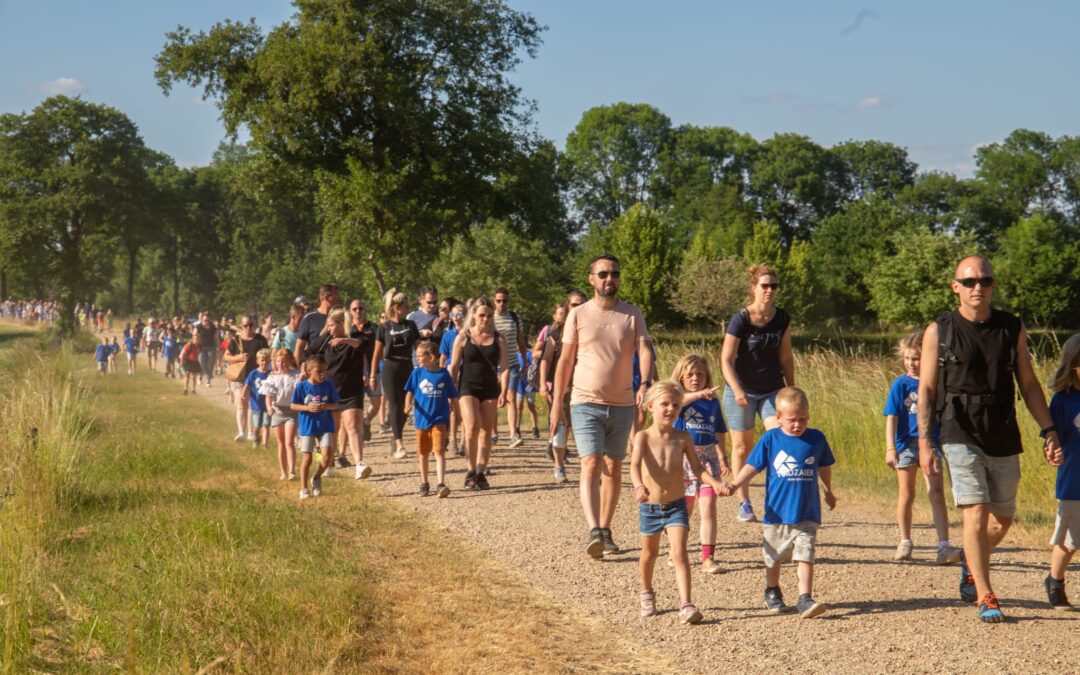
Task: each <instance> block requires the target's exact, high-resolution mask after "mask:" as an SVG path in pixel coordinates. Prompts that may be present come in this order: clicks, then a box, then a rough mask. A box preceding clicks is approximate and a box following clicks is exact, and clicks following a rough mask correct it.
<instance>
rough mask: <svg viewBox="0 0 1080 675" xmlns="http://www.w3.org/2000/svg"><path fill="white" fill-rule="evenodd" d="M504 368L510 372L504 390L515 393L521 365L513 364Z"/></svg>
mask: <svg viewBox="0 0 1080 675" xmlns="http://www.w3.org/2000/svg"><path fill="white" fill-rule="evenodd" d="M506 370H507V372H508V373H510V384H508V385H507V387H506V391H507V393H512V394H517V390H518V380H520V379H521V367H520V366H516V365H514V366H510V367H509V368H507V369H506Z"/></svg>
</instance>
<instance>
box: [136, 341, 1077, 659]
mask: <svg viewBox="0 0 1080 675" xmlns="http://www.w3.org/2000/svg"><path fill="white" fill-rule="evenodd" d="M142 365H145V361H143V363H142ZM214 384H215V386H214V387H212V388H210V389H206V388H200V389H199V396H200V397H203V398H206V399H207V400H209V401H213V402H214V403H216V404H218V405H222V406H228V405H229V404H228V402H227V401H226V399H225V395H224V391H223V388H224V387H223V385H224V381H223V380H222V379H216V380H215V383H214ZM176 386H177V389H178V390H179V385H176ZM410 433H411V431H410V430H408V429H407V430H406V440H407V447H409V448H410V450H411V449H412V447H413V444H412V443H409V442H408V440H409V439H410ZM504 434H505V430H504ZM504 438H505V436H504ZM504 442H505V441H504ZM543 447H544V444H543V442H542V441H534V440H527V441H526V443H525V445H524V446H522V447H519V448H516V449H513V450H510V449H507V448H506V447H505V446H499V447H497V448H496V451H495V454H494V458H493V460H492V467H493V469H494V471H495V474H494V475H493V476H492V477H491V479H490V481H491V485H492V489H491V490H489V491H487V492H482V493H478V492H465V491H463V490H461V489H460V488H461V484H462V480H463V476H464V472H465V461H464V459H460V458H454V459H452V460H451V461H450V462H449V472H450V475H449V476H448V483H449V485H450V487H451V488H452V489H454V490H455V491H454V493H453V494H451V495H450V497H449V498H448V499H437V498H435V497H426V498H421V497H419V496H417V495H416V494H415V492H416V489H417V487H418V485H419V474H418V473H417V468H416V461H415V456H414V455H413V454H412V453H411V452H410V456H409V458H407V459H404V460H394V459H392V458H391V457H390V456H389V437H388V436H383V435H379V434H376V436H375V438H374V439H373V440H372V441H371V442H369V443H368V446H367V448H366V452H365V459H366V461H367V462H368V463H369V464H371V465H372V467H373V469H374V474H373V475H372V477H371V478H370V479H369V480H367V481H366V483H367V484H368V485H369V486H371V487H373V488H376V489H378V490H380V491H381V492H383V493H384V494H386V495H387V496H388V497H391V498H393V499H395V500H398V501H399V502H401V503H403V504H405V505H407V506H408V507H410V508H412V509H415V510H417V511H422V512H427V513H429V514H430V515H431V517H432V518H433V519H435V520H437V521H438V522H439V523H441V524H443V525H444V526H445V527H447V528H449V529H451V530H453V531H456V532H459V533H460V534H461V535H463V536H464V537H465V538H466V539H468V540H469V541H471V542H472V543H474V544H476V545H478V546H480V547H481V548H483V549H486V550H487V551H489V552H490V553H491V555H492V556H494V557H495V558H497V559H498V560H500V561H502V562H503V563H504V564H506V565H508V566H510V567H511V568H513V569H516V570H518V571H519V572H520V573H521V575H522V576H523V577H524V578H525V579H526V580H528V581H529V582H530V583H532V584H533V585H535V586H536V587H538V588H540V589H542V590H543V591H546V592H547V593H549V594H550V595H551V596H553V597H554V598H555V599H556V600H557V601H559V602H561V603H563V604H565V606H566V607H567V609H568V611H574V612H580V613H582V614H583V615H587V616H592V617H594V618H596V619H598V620H600V621H602V622H604V623H605V624H606V625H608V626H610V628H611V630H613V631H616V632H617V633H618V634H620V635H621V636H623V637H625V638H628V639H630V640H632V641H639V642H640V644H641V645H643V646H648V647H651V648H654V649H657V650H659V651H662V652H664V653H668V654H672V655H674V656H675V657H676V658H677V660H678V661H679V662H680V663H682V664H684V667H683V668H682V670H684V671H686V672H716V671H720V670H734V671H737V672H745V671H750V672H766V671H776V670H803V671H806V670H808V671H822V670H828V671H840V670H847V671H849V672H867V671H874V672H880V671H887V670H888V671H905V672H906V671H918V672H929V671H934V672H942V671H944V672H961V671H964V672H998V671H1007V672H1018V671H1024V672H1050V671H1054V672H1063V671H1075V670H1076V669H1077V668H1078V667H1080V666H1078V663H1080V662H1078V660H1077V658H1078V657H1077V654H1078V648H1080V613H1074V612H1067V613H1062V612H1057V611H1053V610H1051V609H1049V608H1048V607H1047V605H1046V602H1045V595H1044V593H1043V589H1042V580H1043V577H1045V575H1046V569H1047V568H1046V560H1047V554H1046V549H1045V548H1043V547H1042V546H1040V545H1038V544H1037V543H1036V545H1035V546H1034V547H1020V546H1017V545H1016V544H1015V542H1016V541H1017V540H1018V539H1021V537H1014V536H1011V535H1010V537H1008V538H1006V541H1005V543H1006V546H1005V547H1003V548H1000V549H997V550H996V551H995V552H994V557H993V575H994V583H995V585H996V590H997V592H998V595H999V596H1000V597H1001V598H1002V604H1003V609H1004V610H1005V613H1006V615H1007V617H1008V620H1007V621H1006V623H1004V624H999V625H985V624H982V623H980V622H979V621H978V620H977V617H976V614H975V609H974V607H972V606H970V605H966V604H964V603H962V602H960V600H959V599H958V595H957V584H958V581H959V570H958V569H957V568H955V567H952V568H942V567H937V566H934V565H932V564H930V563H929V562H920V561H919V560H920V559H921V560H922V561H928V560H932V557H933V553H934V551H933V546H932V545H933V543H934V542H933V540H934V535H933V530H932V529H931V528H929V527H922V528H917V529H916V533H915V543H916V550H915V557H916V559H917V560H916V562H913V563H908V564H896V563H893V562H892V561H891V555H892V551H893V548H894V547H895V543H896V542H895V536H896V535H895V525H894V523H893V522H892V521H891V518H890V517H889V516H888V514H887V513H884V512H883V509H882V508H881V506H880V505H871V504H865V503H860V502H856V501H854V500H845V499H844V494H843V492H838V496H839V498H840V504H839V505H838V507H837V510H836V511H834V512H832V513H826V515H825V522H824V524H823V526H822V528H821V530H820V532H819V535H818V542H819V547H818V564H817V566H816V580H815V597H816V599H818V600H820V601H824V602H826V603H828V605H829V611H828V613H826V614H825V615H824V616H823V617H822V618H820V619H814V620H807V621H802V620H800V619H799V618H798V617H797V615H794V614H787V615H780V616H776V615H770V614H768V613H767V612H766V611H765V609H764V607H763V605H762V593H763V589H764V568H763V564H762V561H761V547H760V539H761V526H760V525H759V524H744V523H738V522H736V520H735V518H734V507H735V504H734V501H733V500H730V499H728V500H722V501H721V502H720V508H719V511H720V518H719V521H720V522H719V528H718V537H717V541H718V542H719V544H718V547H717V553H716V558H717V560H719V561H720V562H721V563H722V565H723V569H724V571H723V572H722V573H721V574H718V575H714V576H710V575H706V574H703V573H701V572H700V567H698V566H697V564H696V563H694V565H693V566H692V575H693V592H694V602H695V604H697V606H698V607H699V608H700V609H701V610H702V611H703V612H704V614H705V620H704V621H703V622H702V623H701V624H699V625H698V626H694V627H687V626H682V625H680V624H679V623H678V619H677V616H676V615H677V609H678V595H677V593H676V588H675V579H674V573H673V571H672V570H671V569H670V568H668V567H667V566H666V564H664V561H663V559H662V560H661V562H660V563H659V564H658V566H657V574H656V582H655V586H656V594H657V605H658V607H659V609H660V610H661V614H660V615H659V616H657V617H654V618H652V619H644V620H643V619H641V618H639V616H638V608H637V594H638V588H639V587H638V570H637V560H638V558H637V556H638V552H639V541H638V536H637V509H636V508H635V505H634V504H633V503H632V497H631V496H630V492H629V490H625V491H624V492H623V496H622V500H621V502H620V505H619V509H618V512H617V514H616V519H615V523H614V524H613V527H612V530H613V534H614V537H615V541H616V543H618V544H619V545H620V546H622V547H623V551H622V553H620V554H617V555H614V556H611V557H607V558H605V559H604V560H602V561H594V560H592V559H591V558H589V557H588V556H586V554H585V538H586V535H587V531H586V526H585V521H584V518H583V516H582V514H581V507H580V506H579V503H578V497H577V494H578V493H577V484H576V479H577V462H576V460H571V462H570V464H569V469H568V473H569V476H570V479H571V481H575V482H572V483H570V484H568V485H555V484H554V483H553V481H552V475H551V468H550V464H549V462H547V461H546V460H545V458H544V456H543ZM842 467H843V455H842V449H841V451H840V452H839V453H838V464H837V470H838V472H842V471H843V468H842ZM432 471H434V466H432ZM345 474H346V472H345V471H342V472H340V473H338V474H337V476H335V477H332V478H331V479H330V480H331V481H333V483H336V484H338V485H341V486H343V487H344V486H346V485H348V489H353V486H354V485H355V482H354V481H353V480H352V478H351V472H349V474H348V477H347V478H346V477H345ZM841 475H842V474H841ZM432 479H433V481H432V482H433V483H434V476H432ZM624 484H629V476H628V474H627V475H625V476H624ZM334 489H337V488H334ZM751 497H752V499H753V501H754V504H755V509H756V510H757V512H758V513H760V512H761V499H762V488H761V486H760V485H757V486H754V487H753V488H752V493H751ZM955 515H956V514H954V516H955ZM958 535H959V531H958V528H957V527H956V526H955V525H954V541H955V540H956V538H958ZM1027 539H1029V540H1030V539H1031V537H1028V538H1027ZM1040 539H1041V537H1040ZM690 540H691V546H692V552H691V558H692V560H694V559H696V558H697V545H696V542H697V540H698V536H697V522H696V519H695V521H694V522H693V523H692V524H691V536H690ZM1074 567H1075V566H1074ZM1077 578H1078V577H1077V575H1076V573H1075V572H1073V573H1072V580H1073V586H1072V588H1074V589H1076V588H1080V586H1076V585H1075V584H1076V583H1077V582H1076V579H1077ZM781 584H782V588H783V592H784V597H785V599H786V600H787V602H788V604H789V605H791V604H794V601H795V600H796V599H797V597H798V592H797V590H796V581H795V571H794V567H785V568H784V572H783V575H782V577H781ZM1074 597H1076V598H1078V599H1080V591H1074ZM598 666H601V667H602V664H598Z"/></svg>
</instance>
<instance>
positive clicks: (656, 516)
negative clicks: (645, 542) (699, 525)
mask: <svg viewBox="0 0 1080 675" xmlns="http://www.w3.org/2000/svg"><path fill="white" fill-rule="evenodd" d="M638 527H639V529H640V530H641V536H643V537H651V536H653V535H655V534H660V533H661V532H663V531H664V530H666V529H668V528H669V527H683V528H686V529H690V514H689V513H687V511H686V498H685V497H680V498H679V499H676V500H675V501H673V502H668V503H666V504H653V503H650V502H645V503H643V504H638Z"/></svg>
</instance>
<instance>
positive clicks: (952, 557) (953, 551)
mask: <svg viewBox="0 0 1080 675" xmlns="http://www.w3.org/2000/svg"><path fill="white" fill-rule="evenodd" d="M963 555H964V551H963V550H962V549H960V548H958V547H956V546H946V547H945V548H939V549H938V550H937V560H936V562H937V564H938V565H951V564H953V563H958V562H960V558H961V557H962V556H963Z"/></svg>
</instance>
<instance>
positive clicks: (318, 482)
mask: <svg viewBox="0 0 1080 675" xmlns="http://www.w3.org/2000/svg"><path fill="white" fill-rule="evenodd" d="M323 475H326V472H323ZM311 496H312V497H321V496H322V476H312V477H311Z"/></svg>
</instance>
